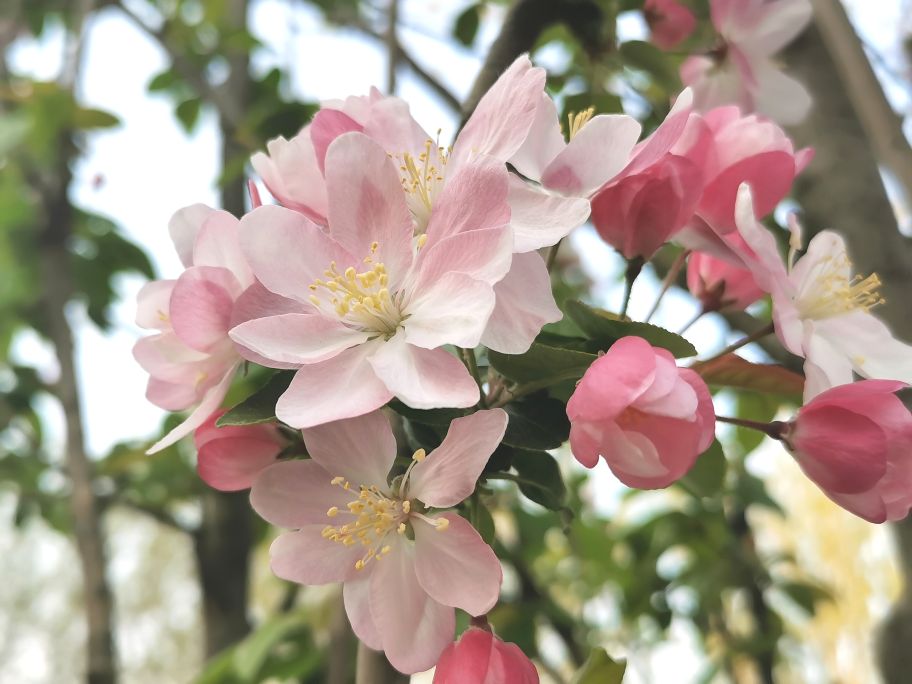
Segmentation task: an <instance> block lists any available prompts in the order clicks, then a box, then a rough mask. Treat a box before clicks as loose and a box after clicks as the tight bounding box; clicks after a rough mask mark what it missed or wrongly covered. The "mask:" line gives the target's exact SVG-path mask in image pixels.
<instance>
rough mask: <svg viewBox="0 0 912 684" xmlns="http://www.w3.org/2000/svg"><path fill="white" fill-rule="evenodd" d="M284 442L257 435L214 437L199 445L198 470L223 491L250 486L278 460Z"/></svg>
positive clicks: (215, 487)
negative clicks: (229, 437) (260, 437)
mask: <svg viewBox="0 0 912 684" xmlns="http://www.w3.org/2000/svg"><path fill="white" fill-rule="evenodd" d="M281 448H282V446H281V444H279V443H278V442H276V441H274V440H265V439H258V438H256V437H235V438H234V439H215V440H212V441H211V442H209V443H208V444H205V445H204V446H202V447H200V449H199V452H198V455H197V463H196V472H197V473H199V476H200V478H201V479H202V480H203V482H205V483H206V484H207V485H209V486H210V487H213V488H214V489H218V490H221V491H223V492H235V491H238V490H241V489H248V488H249V487H250V486H251V485H252V484H253V481H254V479H255V478H256V476H257V475H259V474H260V472H261V471H262V470H263V469H264V468H266V467H267V466H270V465H272V464H273V463H275V460H276V457H277V456H278V455H279V451H280V450H281Z"/></svg>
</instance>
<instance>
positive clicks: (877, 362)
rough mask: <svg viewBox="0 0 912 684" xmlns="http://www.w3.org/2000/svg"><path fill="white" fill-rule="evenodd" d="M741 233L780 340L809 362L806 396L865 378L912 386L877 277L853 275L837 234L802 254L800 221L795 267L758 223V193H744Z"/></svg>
mask: <svg viewBox="0 0 912 684" xmlns="http://www.w3.org/2000/svg"><path fill="white" fill-rule="evenodd" d="M736 213H737V221H738V230H739V232H740V234H741V236H742V237H743V238H744V241H745V242H746V243H747V245H748V247H750V249H751V251H750V252H749V253H745V254H744V260H745V262H746V263H747V266H748V268H750V269H751V271H752V272H753V275H754V279H755V280H756V282H757V284H758V285H759V286H760V287H762V288H763V289H764V291H766V292H769V293H770V295H772V300H773V322H774V324H775V331H776V335H777V336H778V337H779V340H780V341H781V342H782V344H783V345H784V346H785V348H786V349H788V350H789V351H790V352H792V353H793V354H795V355H797V356H800V357H802V358H804V359H805V364H804V372H805V376H806V378H807V382H806V383H805V390H804V396H805V400H806V401H807V400H809V399H811V398H812V397H814V396H816V395H817V394H819V393H820V392H822V391H823V390H825V389H827V388H829V387H835V386H837V385H846V384H848V383H850V382H852V379H853V373H857V374H858V375H860V376H862V377H864V378H876V379H883V380H901V381H903V382H912V346H909V345H908V344H905V343H903V342H900V341H899V340H896V339H895V338H894V337H893V335H892V333H890V330H889V329H888V328H887V326H886V325H884V324H883V323H882V322H881V321H880V320H879V319H878V318H877V317H876V316H874V315H873V314H872V313H870V311H871V309H872V308H873V307H875V306H877V305H878V304H881V303H882V302H883V300H882V298H881V296H880V294H879V287H880V278H878V276H877V275H876V274H873V275H870V276H867V277H863V276H857V275H853V273H852V262H851V261H850V259H849V256H848V254H847V252H846V246H845V242H844V241H843V239H842V237H841V236H839V235H838V234H836V233H834V232H832V231H828V230H825V231H822V232H820V233H818V234H817V235H815V236H814V238H813V239H812V240H811V242H810V244H809V245H808V248H807V251H806V253H805V254H804V256H802V257H801V258H800V259H797V260H796V258H795V255H796V253H797V250H798V249H799V248H800V246H801V245H800V243H801V239H800V230H799V228H798V225H797V222H796V221H794V216H792V239H791V242H790V244H791V251H790V254H789V259H788V264H786V262H785V261H784V260H783V258H782V257H781V256H780V254H779V250H778V246H777V244H776V239H775V238H774V237H773V234H772V233H770V232H769V231H768V230H767V229H766V228H764V227H763V225H762V224H760V223H759V222H758V221H757V219H756V218H755V214H754V208H753V202H752V196H751V189H750V188H749V187H748V186H747V185H743V186H741V188H740V190H739V191H738V203H737V207H736Z"/></svg>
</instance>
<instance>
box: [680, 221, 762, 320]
mask: <svg viewBox="0 0 912 684" xmlns="http://www.w3.org/2000/svg"><path fill="white" fill-rule="evenodd" d="M729 242H730V243H731V244H732V245H733V246H739V247H740V249H739V251H740V252H741V253H743V252H746V251H747V249H748V248H747V245H745V244H744V241H743V239H742V238H741V237H740V236H738V235H733V236H731V237H730V238H729ZM687 288H688V289H689V290H690V293H691V294H692V295H693V296H694V297H696V298H697V299H698V300H699V301H700V304H701V305H702V306H703V310H704V311H719V310H722V309H735V310H743V309H745V308H747V307H748V306H750V305H751V304H753V303H754V302H756V301H757V300H758V299H760V298H761V297H762V296H763V295H764V294H766V292H765V291H764V290H763V288H761V287H760V286H759V285H757V281H756V280H754V275H753V273H751V271H750V269H748V268H745V267H742V266H736V265H734V264H733V263H731V261H726V260H724V259H719V258H717V257H715V256H713V255H711V254H704V253H703V252H694V253H693V254H691V255H690V257H688V260H687Z"/></svg>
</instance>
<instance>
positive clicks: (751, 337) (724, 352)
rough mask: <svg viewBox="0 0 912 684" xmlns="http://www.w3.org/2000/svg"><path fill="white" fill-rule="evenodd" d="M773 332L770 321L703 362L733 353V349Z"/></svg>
mask: <svg viewBox="0 0 912 684" xmlns="http://www.w3.org/2000/svg"><path fill="white" fill-rule="evenodd" d="M772 332H773V324H772V323H768V324H766V325H765V326H763V327H762V328H760V329H759V330H755V331H754V332H752V333H751V334H750V335H747V336H745V337H742V338H741V339H740V340H738V341H737V342H732V343H731V344H730V345H728V346H727V347H726V348H725V349H723V350H722V351H720V352H719V353H717V354H713V355H712V356H710V357H709V358H708V359H705V360H704V361H703V362H702V363H709V362H710V361H715V360H716V359H719V358H722V357H723V356H725V355H727V354H731V353H732V352H733V351H736V350H738V349H741V347H744V346H747V345H748V344H750V343H751V342H756V341H757V340H759V339H760V338H762V337H766V336H767V335H769V334H771V333H772Z"/></svg>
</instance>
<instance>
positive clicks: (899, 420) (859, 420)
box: [782, 380, 912, 523]
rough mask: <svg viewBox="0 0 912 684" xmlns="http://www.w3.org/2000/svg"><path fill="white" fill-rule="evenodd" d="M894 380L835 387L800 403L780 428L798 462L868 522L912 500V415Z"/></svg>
mask: <svg viewBox="0 0 912 684" xmlns="http://www.w3.org/2000/svg"><path fill="white" fill-rule="evenodd" d="M904 387H907V385H906V384H905V383H903V382H896V381H892V380H862V381H860V382H856V383H851V384H848V385H839V386H838V387H833V388H832V389H829V390H827V391H825V392H823V393H822V394H818V395H817V396H816V397H814V399H812V400H811V401H810V402H808V403H807V404H806V405H805V406H803V407H802V408H801V409H800V410H799V411H798V415H797V416H796V417H795V419H794V420H793V421H792V422H791V423H789V424H788V425H787V426H786V428H785V430H784V433H783V437H782V439H783V441H784V442H785V444H786V446H787V447H788V448H789V449H790V451H791V452H792V453H793V455H794V456H795V459H796V460H797V461H798V465H800V466H801V469H802V470H803V471H804V472H805V474H806V475H807V476H808V477H809V478H811V479H812V480H813V481H814V483H815V484H816V485H817V486H818V487H820V488H821V489H822V490H823V492H824V494H826V495H827V496H828V497H830V498H831V499H832V500H833V501H835V502H836V503H838V504H839V505H840V506H842V507H843V508H845V509H846V510H848V511H850V512H851V513H854V514H855V515H857V516H859V517H861V518H864V519H865V520H868V521H870V522H875V523H881V522H884V521H885V520H900V519H902V518H905V517H906V515H907V514H908V512H909V508H910V507H912V486H910V483H912V414H910V412H909V409H907V408H906V407H905V405H904V404H903V403H902V401H900V400H899V398H898V397H896V395H895V394H894V393H895V392H897V391H898V390H900V389H902V388H904Z"/></svg>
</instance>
